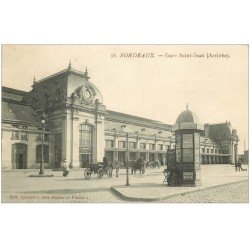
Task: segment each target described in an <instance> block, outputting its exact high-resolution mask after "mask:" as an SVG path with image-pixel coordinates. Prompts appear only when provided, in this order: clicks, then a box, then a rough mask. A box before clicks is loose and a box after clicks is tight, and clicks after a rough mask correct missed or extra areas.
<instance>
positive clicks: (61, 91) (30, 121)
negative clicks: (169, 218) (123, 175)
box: [2, 64, 239, 169]
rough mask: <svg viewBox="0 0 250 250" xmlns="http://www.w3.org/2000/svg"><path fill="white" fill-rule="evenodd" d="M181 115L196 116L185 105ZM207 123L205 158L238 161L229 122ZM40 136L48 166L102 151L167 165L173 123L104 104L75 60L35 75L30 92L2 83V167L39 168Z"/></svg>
mask: <svg viewBox="0 0 250 250" xmlns="http://www.w3.org/2000/svg"><path fill="white" fill-rule="evenodd" d="M42 114H45V116H46V123H45V127H44V129H45V130H44V132H43V133H44V136H43V137H42V123H41V115H42ZM166 115H167V114H166ZM177 120H178V121H181V122H197V121H198V118H197V116H196V115H195V114H194V113H193V112H191V111H190V110H188V107H186V110H185V111H183V112H182V113H181V114H180V115H179V116H178V118H177ZM204 127H205V130H204V132H203V133H202V134H201V139H200V156H201V162H202V163H203V164H222V163H223V164H234V162H235V160H236V159H237V151H238V149H237V144H238V140H239V139H238V136H237V131H236V130H235V129H233V128H232V126H231V124H230V122H225V123H221V124H205V125H204ZM42 141H43V145H44V146H43V147H44V150H43V151H44V165H45V167H46V168H57V167H59V166H60V163H61V161H62V160H64V159H66V160H67V161H68V162H69V163H70V166H71V167H72V168H79V167H84V166H85V165H86V163H91V162H92V163H95V162H101V161H102V159H103V156H104V154H106V155H107V157H108V159H109V160H110V161H114V160H119V161H121V162H124V163H125V164H126V159H128V160H129V161H131V160H135V159H137V158H139V157H142V158H143V159H145V160H146V161H149V162H154V161H157V160H159V162H160V163H161V164H162V165H165V164H166V157H167V150H168V149H169V148H174V134H173V133H172V125H169V124H165V123H163V122H159V121H155V120H151V119H146V118H142V117H138V116H133V115H129V114H124V113H119V112H114V111H111V110H108V109H106V106H105V105H104V103H103V98H102V94H101V93H100V91H99V90H98V88H97V87H96V86H95V85H94V84H93V83H91V82H90V77H89V76H88V71H87V70H86V71H85V72H81V71H78V70H75V69H73V68H72V67H71V64H69V66H68V68H66V69H65V70H62V71H60V72H58V73H56V74H53V75H50V76H48V77H46V78H44V79H41V80H39V81H36V80H34V82H33V85H32V89H31V91H29V92H25V91H21V90H17V89H11V88H7V87H2V168H3V169H22V168H39V165H40V162H41V147H42ZM127 143H128V145H127Z"/></svg>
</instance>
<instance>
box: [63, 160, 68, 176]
mask: <svg viewBox="0 0 250 250" xmlns="http://www.w3.org/2000/svg"><path fill="white" fill-rule="evenodd" d="M61 168H62V171H63V176H64V177H67V176H68V174H69V164H68V163H67V160H66V159H64V161H63V162H62V163H61Z"/></svg>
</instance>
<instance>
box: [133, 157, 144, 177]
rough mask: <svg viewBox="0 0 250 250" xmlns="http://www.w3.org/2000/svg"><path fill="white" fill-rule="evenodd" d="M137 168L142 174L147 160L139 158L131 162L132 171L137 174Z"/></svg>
mask: <svg viewBox="0 0 250 250" xmlns="http://www.w3.org/2000/svg"><path fill="white" fill-rule="evenodd" d="M137 170H139V171H140V174H144V173H145V162H144V161H141V160H139V159H138V160H137V161H132V162H131V173H132V174H136V171H137Z"/></svg>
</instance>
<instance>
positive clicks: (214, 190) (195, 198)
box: [2, 165, 248, 203]
mask: <svg viewBox="0 0 250 250" xmlns="http://www.w3.org/2000/svg"><path fill="white" fill-rule="evenodd" d="M163 169H164V167H162V168H160V169H158V168H157V169H147V170H146V173H145V174H144V175H140V174H136V175H130V186H129V187H126V186H125V182H126V174H125V170H124V169H122V170H121V171H120V174H119V177H118V178H116V177H113V178H108V177H107V176H104V177H103V178H102V179H101V180H98V179H97V177H96V174H94V175H93V176H92V177H91V179H90V180H86V179H85V178H84V175H83V170H73V171H71V172H70V175H69V176H68V177H66V178H65V177H63V176H62V172H61V171H51V170H46V173H47V174H54V177H44V178H40V177H29V175H30V174H36V173H37V172H38V170H37V169H35V170H34V169H33V170H32V169H29V170H28V169H26V170H9V171H2V201H3V202H84V203H93V202H97V203H98V202H105V203H111V202H112V203H120V202H128V201H131V200H133V198H139V199H138V201H142V202H143V201H144V202H145V201H154V202H158V201H160V202H171V203H173V202H177V203H180V202H187V203H188V202H248V182H247V180H248V171H244V172H235V170H234V167H233V166H230V165H203V166H202V171H201V173H202V185H201V186H197V187H168V186H167V185H166V183H163V179H164V176H163V173H162V171H163ZM230 183H235V184H230ZM218 185H223V186H221V187H215V186H218ZM111 188H116V189H117V190H118V191H120V192H121V193H122V194H124V197H121V196H120V195H119V194H117V193H116V192H112V191H111ZM188 192H190V193H188ZM128 197H132V199H129V198H128ZM127 198H128V199H127ZM155 198H157V199H155ZM158 198H159V199H158Z"/></svg>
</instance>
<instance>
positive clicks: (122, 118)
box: [105, 110, 172, 131]
mask: <svg viewBox="0 0 250 250" xmlns="http://www.w3.org/2000/svg"><path fill="white" fill-rule="evenodd" d="M105 119H106V120H110V121H117V122H122V123H125V124H127V123H131V124H135V125H139V126H145V127H153V128H157V129H161V130H168V131H171V128H172V126H171V125H168V124H165V123H163V122H160V121H155V120H151V119H147V118H143V117H139V116H134V115H129V114H124V113H120V112H116V111H112V110H107V115H106V117H105Z"/></svg>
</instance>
